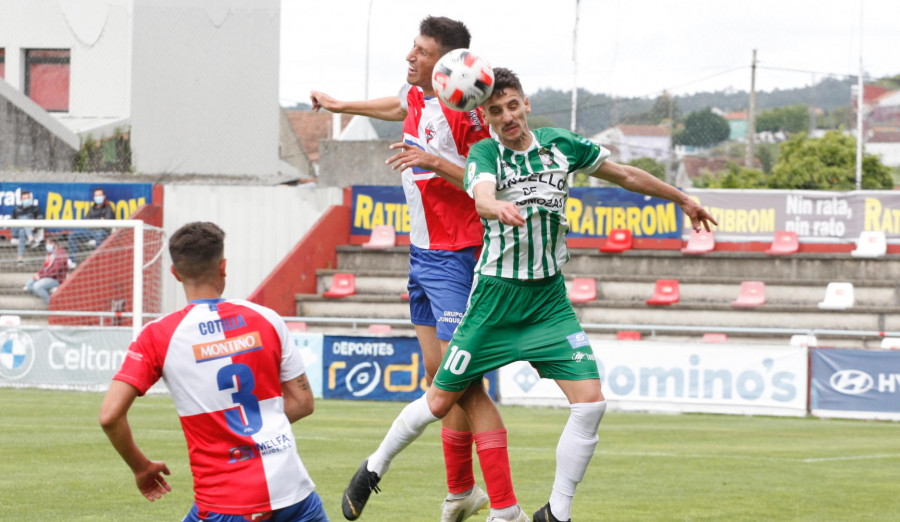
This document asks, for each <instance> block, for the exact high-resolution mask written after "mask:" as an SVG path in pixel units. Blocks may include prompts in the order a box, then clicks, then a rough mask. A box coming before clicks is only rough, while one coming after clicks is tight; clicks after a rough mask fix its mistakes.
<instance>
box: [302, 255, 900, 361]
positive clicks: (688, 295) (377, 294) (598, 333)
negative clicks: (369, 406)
mask: <svg viewBox="0 0 900 522" xmlns="http://www.w3.org/2000/svg"><path fill="white" fill-rule="evenodd" d="M570 252H571V261H570V262H569V263H568V264H567V265H566V267H565V274H566V278H567V284H571V281H572V279H573V278H574V277H593V278H595V279H597V285H598V286H597V290H598V298H597V300H595V301H591V302H589V303H584V304H575V310H576V313H577V314H578V316H579V318H580V320H581V321H582V323H584V324H586V325H596V328H594V329H593V330H591V329H590V328H588V330H589V333H590V334H591V336H592V338H601V339H605V338H608V339H614V338H615V334H616V331H617V325H621V326H623V328H622V329H626V328H624V327H627V328H628V329H631V328H637V329H638V330H642V331H643V334H644V337H645V338H647V337H648V336H652V337H653V338H656V339H660V340H668V341H679V340H684V341H687V340H690V341H697V340H698V338H699V337H701V336H702V332H704V331H710V332H714V331H715V330H716V329H717V328H721V329H726V330H727V329H730V328H738V329H740V328H756V329H760V330H792V331H797V333H799V331H806V330H830V331H834V333H831V334H829V335H828V337H827V338H823V337H822V336H821V335H820V341H819V342H820V344H823V345H828V346H838V347H876V346H877V343H878V337H877V336H873V337H871V338H868V339H866V338H862V337H860V336H859V335H858V334H856V333H854V331H858V330H865V331H872V332H882V331H895V332H896V331H900V257H895V256H887V257H882V258H876V259H860V258H853V257H852V256H850V255H849V254H795V255H793V256H788V257H772V256H767V255H765V254H763V253H758V252H711V253H708V254H704V255H702V256H687V255H683V254H681V253H680V252H678V251H670V250H637V251H634V250H633V251H629V252H624V253H622V254H603V253H600V252H598V251H596V250H586V249H573V250H571V251H570ZM338 267H339V268H338V269H331V270H319V271H318V272H317V276H318V278H317V288H318V294H317V295H298V296H296V299H297V315H298V316H303V317H323V318H342V317H343V318H357V319H363V320H370V321H372V322H377V321H378V320H385V321H397V322H400V321H408V320H409V307H408V303H406V302H405V301H403V300H402V299H401V298H400V294H402V293H403V292H404V291H405V290H406V283H407V272H408V270H409V259H408V247H394V248H390V249H386V250H367V249H363V248H362V247H358V246H342V247H338ZM337 272H351V273H354V274H355V275H356V286H357V294H356V295H354V296H351V297H347V298H343V299H326V298H323V297H322V296H321V293H322V292H323V291H325V290H326V289H328V288H329V287H330V285H331V279H332V278H333V276H334V274H335V273H337ZM658 279H677V280H678V281H679V286H680V293H681V300H680V301H679V302H678V303H676V304H674V305H671V306H667V307H654V306H648V305H647V304H646V303H645V301H646V299H647V298H649V297H650V296H651V295H652V293H653V288H654V285H655V282H656V280H658ZM750 280H756V281H763V282H764V283H765V284H766V304H765V305H763V306H760V307H756V308H733V307H731V302H732V301H733V300H735V299H736V298H737V296H738V291H739V287H740V284H741V282H743V281H750ZM833 281H847V282H851V283H853V285H854V293H855V306H854V307H853V308H851V309H849V310H840V311H835V310H820V309H819V308H818V303H819V302H820V301H822V300H823V299H824V297H825V288H826V286H827V284H828V283H829V282H833ZM651 325H658V326H661V327H663V328H665V327H666V326H669V327H673V328H694V329H695V330H694V331H690V332H684V333H681V332H679V331H668V330H660V331H656V332H652V331H650V330H649V326H651ZM354 328H355V329H354ZM367 329H368V324H367V323H364V322H359V323H358V324H356V325H338V324H316V323H315V322H311V323H309V331H317V330H321V331H324V332H326V333H334V332H337V331H347V332H355V333H352V334H350V335H359V334H360V333H362V334H365V333H366V331H367ZM392 330H393V331H392V335H405V334H406V333H407V332H408V334H409V335H413V330H412V328H411V327H404V326H403V325H401V324H393V325H392ZM841 331H845V332H847V333H846V334H844V333H841ZM728 339H729V340H730V341H738V342H756V343H772V342H774V343H778V344H783V343H785V342H787V341H788V340H789V334H782V333H780V332H765V331H759V332H750V333H747V332H731V333H728ZM868 345H871V346H868Z"/></svg>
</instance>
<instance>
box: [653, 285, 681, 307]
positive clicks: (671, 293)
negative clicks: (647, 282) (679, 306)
mask: <svg viewBox="0 0 900 522" xmlns="http://www.w3.org/2000/svg"><path fill="white" fill-rule="evenodd" d="M680 295H681V294H680V292H679V289H678V281H677V280H675V279H659V280H657V281H656V287H655V288H654V289H653V296H652V297H651V298H650V299H647V304H648V305H654V306H665V305H670V304H672V303H677V302H678V299H679V298H680Z"/></svg>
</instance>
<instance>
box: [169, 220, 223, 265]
mask: <svg viewBox="0 0 900 522" xmlns="http://www.w3.org/2000/svg"><path fill="white" fill-rule="evenodd" d="M224 251H225V232H224V231H223V230H222V229H221V228H219V227H218V225H216V224H215V223H210V222H201V221H195V222H193V223H188V224H187V225H184V226H183V227H181V228H179V229H178V230H176V231H175V233H174V234H172V237H171V238H169V255H170V256H172V264H173V265H175V270H176V271H177V272H178V275H180V276H181V277H183V278H187V279H204V278H206V277H207V276H213V275H214V274H215V270H216V269H217V268H218V265H219V261H220V260H221V259H222V253H223V252H224Z"/></svg>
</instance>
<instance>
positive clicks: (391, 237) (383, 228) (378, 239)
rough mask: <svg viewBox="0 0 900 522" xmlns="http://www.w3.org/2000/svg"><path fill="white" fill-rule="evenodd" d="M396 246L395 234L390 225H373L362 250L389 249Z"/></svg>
mask: <svg viewBox="0 0 900 522" xmlns="http://www.w3.org/2000/svg"><path fill="white" fill-rule="evenodd" d="M396 244H397V232H396V231H394V227H392V226H391V225H375V226H374V227H372V234H371V235H370V236H369V241H367V242H366V243H363V248H390V247H392V246H394V245H396Z"/></svg>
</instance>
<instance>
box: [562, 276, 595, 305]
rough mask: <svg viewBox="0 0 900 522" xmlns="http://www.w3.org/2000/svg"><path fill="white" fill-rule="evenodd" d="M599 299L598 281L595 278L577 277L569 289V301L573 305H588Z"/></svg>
mask: <svg viewBox="0 0 900 522" xmlns="http://www.w3.org/2000/svg"><path fill="white" fill-rule="evenodd" d="M594 299H597V280H596V279H594V278H593V277H576V278H575V279H573V280H572V288H570V289H569V300H570V301H572V302H573V303H586V302H588V301H593V300H594Z"/></svg>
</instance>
